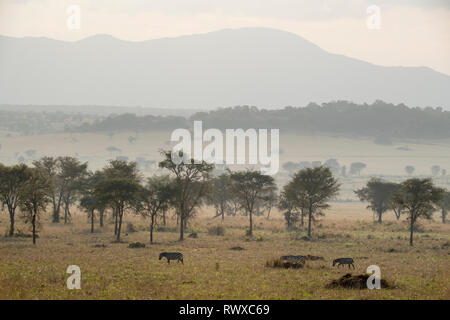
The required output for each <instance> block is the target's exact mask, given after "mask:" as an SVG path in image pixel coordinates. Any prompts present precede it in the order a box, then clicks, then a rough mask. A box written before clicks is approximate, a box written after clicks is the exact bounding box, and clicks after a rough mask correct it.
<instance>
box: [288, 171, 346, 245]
mask: <svg viewBox="0 0 450 320" xmlns="http://www.w3.org/2000/svg"><path fill="white" fill-rule="evenodd" d="M292 185H293V186H292V187H293V188H294V189H295V192H296V194H297V199H300V200H299V201H301V202H302V206H303V207H305V208H306V210H307V213H308V237H311V227H312V222H313V220H314V219H315V217H318V216H321V215H323V211H324V210H325V209H327V208H328V207H329V204H328V201H330V200H331V199H332V198H334V197H335V196H336V195H337V194H338V193H339V188H340V185H339V184H338V182H337V180H336V179H335V178H334V177H333V174H332V173H331V171H330V169H329V168H327V167H325V166H319V167H314V168H306V169H303V170H300V171H299V172H297V173H296V174H295V175H294V177H293V179H292Z"/></svg>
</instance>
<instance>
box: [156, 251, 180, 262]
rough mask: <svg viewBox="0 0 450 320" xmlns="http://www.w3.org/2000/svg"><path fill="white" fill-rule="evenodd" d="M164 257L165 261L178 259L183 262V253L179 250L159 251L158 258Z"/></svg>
mask: <svg viewBox="0 0 450 320" xmlns="http://www.w3.org/2000/svg"><path fill="white" fill-rule="evenodd" d="M164 257H166V259H167V263H168V264H170V260H178V263H180V261H181V263H182V264H184V262H183V254H182V253H181V252H161V253H160V254H159V260H161V259H162V258H164Z"/></svg>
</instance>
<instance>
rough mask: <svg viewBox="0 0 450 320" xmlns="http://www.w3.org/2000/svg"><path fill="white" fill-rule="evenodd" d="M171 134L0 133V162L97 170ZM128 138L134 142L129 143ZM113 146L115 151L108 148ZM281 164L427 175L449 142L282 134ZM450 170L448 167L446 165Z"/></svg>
mask: <svg viewBox="0 0 450 320" xmlns="http://www.w3.org/2000/svg"><path fill="white" fill-rule="evenodd" d="M170 135H171V132H169V131H158V132H142V133H136V132H123V133H116V134H114V135H108V134H95V133H76V134H69V133H61V134H51V135H35V136H20V135H17V136H14V135H12V136H11V137H7V136H6V133H4V132H3V133H0V145H1V146H2V147H1V149H0V162H2V163H4V164H12V163H15V162H17V157H18V156H20V155H22V156H24V158H25V161H30V160H31V159H29V157H27V156H26V155H25V151H27V150H37V153H36V155H34V158H40V157H42V156H44V155H45V156H75V157H77V158H80V159H82V160H83V161H89V164H90V166H92V168H94V169H95V168H101V167H103V165H104V164H105V162H106V161H107V160H108V159H113V158H115V157H117V156H127V157H128V158H129V160H134V159H136V157H144V158H147V159H149V160H155V161H159V160H160V156H159V153H158V150H159V149H160V148H166V149H167V148H169V146H170V144H168V142H169V140H170ZM129 137H134V138H136V140H135V141H134V142H133V143H130V142H129V140H128V139H129ZM109 146H114V147H117V148H118V149H120V151H119V152H108V151H107V150H106V148H108V147H109ZM280 150H281V153H280V166H281V165H282V164H283V163H284V162H287V161H295V162H299V161H315V160H318V161H322V162H324V161H326V160H327V159H330V158H336V159H337V160H338V161H339V163H340V164H341V165H346V166H347V169H348V168H349V167H350V164H351V163H352V162H357V161H362V162H364V163H366V164H367V168H366V169H364V171H363V174H364V175H371V174H380V173H383V174H385V175H406V173H405V170H404V168H405V166H406V165H412V166H414V167H415V168H416V171H415V172H414V174H416V175H430V167H431V166H432V165H434V164H436V165H440V166H441V167H442V168H446V167H448V166H449V163H450V141H448V140H440V141H433V142H427V141H421V142H419V141H409V142H394V144H393V145H388V146H384V145H377V144H375V143H374V142H373V139H363V138H361V139H353V138H343V137H330V136H318V135H316V136H311V135H295V134H283V132H282V131H281V134H280ZM447 171H450V167H448V168H447Z"/></svg>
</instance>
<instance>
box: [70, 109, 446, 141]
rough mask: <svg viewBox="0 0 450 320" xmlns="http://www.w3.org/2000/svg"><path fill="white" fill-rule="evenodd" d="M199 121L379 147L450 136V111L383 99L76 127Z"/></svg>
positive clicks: (171, 125)
mask: <svg viewBox="0 0 450 320" xmlns="http://www.w3.org/2000/svg"><path fill="white" fill-rule="evenodd" d="M194 120H202V121H203V126H204V127H205V128H218V129H228V128H229V129H233V128H244V129H245V128H268V129H270V128H276V129H281V131H282V132H292V133H305V134H338V135H346V136H355V137H374V138H376V142H377V143H380V144H389V143H391V141H390V139H392V138H394V139H395V138H401V139H403V138H411V139H443V138H450V130H449V128H450V112H448V111H443V110H442V108H430V107H427V108H424V109H421V108H419V107H417V108H409V107H407V106H405V105H403V104H399V105H394V104H389V103H385V102H383V101H375V102H374V103H373V104H363V105H359V104H355V103H352V102H348V101H336V102H330V103H323V104H322V105H318V104H315V103H310V104H309V105H307V106H306V107H298V108H294V107H285V108H284V109H282V110H265V109H258V108H257V107H249V106H238V107H233V108H222V109H217V110H213V111H209V112H198V113H196V114H194V115H192V116H191V117H190V118H189V119H185V118H183V117H154V116H144V117H138V116H135V115H133V114H125V115H116V116H110V117H108V118H106V119H102V120H99V121H95V122H94V123H91V124H88V123H86V124H84V125H82V126H81V127H78V128H73V130H74V131H79V132H86V131H88V132H105V131H106V132H113V131H135V130H138V131H152V130H173V129H176V128H190V127H192V123H193V121H194Z"/></svg>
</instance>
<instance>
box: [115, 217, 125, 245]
mask: <svg viewBox="0 0 450 320" xmlns="http://www.w3.org/2000/svg"><path fill="white" fill-rule="evenodd" d="M118 211H119V212H118V214H119V225H118V227H117V239H116V240H117V242H120V231H121V230H122V216H123V209H119V210H118Z"/></svg>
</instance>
